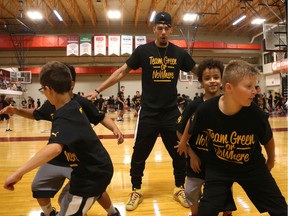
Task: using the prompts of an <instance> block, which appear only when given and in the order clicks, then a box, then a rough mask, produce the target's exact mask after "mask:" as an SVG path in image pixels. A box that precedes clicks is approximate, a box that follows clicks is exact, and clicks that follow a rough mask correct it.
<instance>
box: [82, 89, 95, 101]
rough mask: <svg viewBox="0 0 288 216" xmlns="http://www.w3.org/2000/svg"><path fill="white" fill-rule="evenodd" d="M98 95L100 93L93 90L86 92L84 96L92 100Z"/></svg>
mask: <svg viewBox="0 0 288 216" xmlns="http://www.w3.org/2000/svg"><path fill="white" fill-rule="evenodd" d="M97 95H98V93H97V92H96V91H92V92H89V93H86V94H84V97H85V98H87V99H89V100H91V99H93V98H96V97H97Z"/></svg>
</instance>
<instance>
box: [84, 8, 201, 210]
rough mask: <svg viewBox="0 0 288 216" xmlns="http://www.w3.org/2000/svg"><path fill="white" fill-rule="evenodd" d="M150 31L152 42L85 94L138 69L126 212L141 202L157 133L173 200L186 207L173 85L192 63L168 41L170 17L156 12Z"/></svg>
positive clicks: (170, 28) (142, 47) (133, 54)
mask: <svg viewBox="0 0 288 216" xmlns="http://www.w3.org/2000/svg"><path fill="white" fill-rule="evenodd" d="M153 32H154V34H155V36H156V40H155V41H153V42H150V43H147V44H145V45H140V46H138V47H137V48H136V49H135V50H134V52H133V53H132V55H131V57H130V58H129V59H128V60H127V61H126V63H125V64H124V65H123V66H122V67H120V68H119V69H117V70H116V71H115V72H114V73H113V74H112V75H111V76H110V77H109V78H108V79H107V80H106V81H104V82H103V83H102V84H101V85H100V86H99V87H98V88H97V89H95V92H92V93H89V94H87V95H86V96H91V97H95V96H97V94H98V93H100V92H101V91H103V90H104V89H106V88H108V87H110V86H112V85H114V84H115V83H117V82H118V81H120V80H121V79H122V78H123V77H124V76H126V75H127V74H128V73H129V71H130V70H132V69H133V70H136V69H138V68H142V95H141V109H140V111H139V116H138V118H139V119H138V125H137V127H136V128H137V131H136V132H135V133H136V134H135V135H136V136H135V137H136V140H135V145H134V152H133V155H132V161H131V170H130V175H131V182H132V193H131V194H130V199H129V201H128V203H127V204H126V210H134V209H136V208H137V206H138V204H139V203H141V202H142V201H143V194H142V191H141V184H142V176H143V172H144V168H145V161H146V159H147V158H148V156H149V154H150V152H151V151H152V148H153V146H154V144H155V141H156V139H157V137H158V135H159V134H160V135H161V137H162V141H163V143H164V145H165V147H166V149H167V150H168V152H169V155H170V156H171V158H172V160H173V168H174V177H175V186H176V187H175V189H174V193H173V197H174V199H175V200H176V201H178V202H180V203H181V205H182V206H184V207H187V208H188V207H189V205H188V203H187V201H186V198H185V194H184V183H185V164H186V163H185V158H184V156H179V154H178V153H177V150H176V149H175V148H174V146H175V145H177V141H178V138H177V136H176V120H177V118H178V117H179V115H180V111H179V110H178V108H177V88H176V85H177V81H178V76H179V72H180V70H183V71H191V70H192V68H193V67H194V66H195V62H194V61H193V59H192V58H191V56H190V55H189V54H188V53H187V52H186V51H185V50H183V49H181V48H180V47H178V46H176V45H174V44H172V43H171V42H169V41H168V38H169V36H170V34H171V33H172V18H171V16H170V14H168V13H166V12H160V13H158V14H157V15H156V16H155V19H154V26H153Z"/></svg>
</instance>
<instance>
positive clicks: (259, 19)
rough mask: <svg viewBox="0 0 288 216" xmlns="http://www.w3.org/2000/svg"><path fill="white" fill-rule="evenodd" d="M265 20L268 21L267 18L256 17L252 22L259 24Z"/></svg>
mask: <svg viewBox="0 0 288 216" xmlns="http://www.w3.org/2000/svg"><path fill="white" fill-rule="evenodd" d="M265 21H266V20H265V19H261V18H256V19H254V20H252V22H251V24H253V25H259V24H262V23H264V22H265Z"/></svg>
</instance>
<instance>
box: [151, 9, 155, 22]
mask: <svg viewBox="0 0 288 216" xmlns="http://www.w3.org/2000/svg"><path fill="white" fill-rule="evenodd" d="M155 15H156V11H153V12H152V14H151V16H150V20H149V21H150V22H153V21H154V17H155Z"/></svg>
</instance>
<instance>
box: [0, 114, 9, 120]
mask: <svg viewBox="0 0 288 216" xmlns="http://www.w3.org/2000/svg"><path fill="white" fill-rule="evenodd" d="M4 119H6V120H8V119H10V116H9V115H8V114H1V115H0V121H3V120H4Z"/></svg>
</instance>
